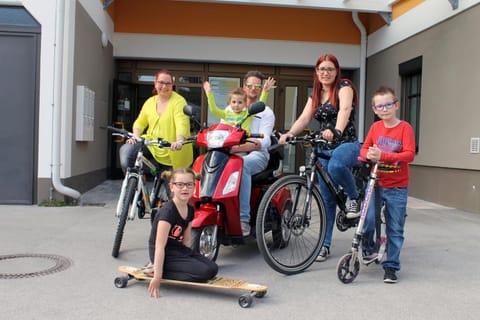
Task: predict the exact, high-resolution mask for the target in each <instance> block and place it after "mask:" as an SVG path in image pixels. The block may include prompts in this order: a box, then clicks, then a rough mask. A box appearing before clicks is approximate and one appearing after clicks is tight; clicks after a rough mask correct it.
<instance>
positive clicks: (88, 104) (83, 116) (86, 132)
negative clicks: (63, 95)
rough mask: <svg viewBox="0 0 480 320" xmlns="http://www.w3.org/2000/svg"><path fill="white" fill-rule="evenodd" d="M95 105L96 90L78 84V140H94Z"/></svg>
mask: <svg viewBox="0 0 480 320" xmlns="http://www.w3.org/2000/svg"><path fill="white" fill-rule="evenodd" d="M94 107H95V92H94V91H93V90H90V89H88V88H87V87H86V86H77V122H76V123H77V126H76V140H77V141H93V128H94V122H95V119H94V118H95V117H94V115H95V108H94Z"/></svg>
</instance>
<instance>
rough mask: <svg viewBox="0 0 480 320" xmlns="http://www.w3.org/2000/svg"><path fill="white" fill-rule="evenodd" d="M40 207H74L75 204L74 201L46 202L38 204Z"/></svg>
mask: <svg viewBox="0 0 480 320" xmlns="http://www.w3.org/2000/svg"><path fill="white" fill-rule="evenodd" d="M39 206H40V207H75V206H77V203H76V202H75V201H65V200H47V201H43V202H41V203H40V204H39Z"/></svg>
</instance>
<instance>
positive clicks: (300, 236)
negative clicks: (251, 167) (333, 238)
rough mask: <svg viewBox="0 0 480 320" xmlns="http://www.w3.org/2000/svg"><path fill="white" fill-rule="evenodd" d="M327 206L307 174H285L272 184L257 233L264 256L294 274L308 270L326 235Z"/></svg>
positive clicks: (260, 209)
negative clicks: (310, 185)
mask: <svg viewBox="0 0 480 320" xmlns="http://www.w3.org/2000/svg"><path fill="white" fill-rule="evenodd" d="M325 226H326V218H325V206H324V204H323V200H322V197H321V196H320V192H319V190H318V188H317V187H316V186H314V187H313V188H312V192H311V193H308V191H307V180H306V178H305V177H300V176H296V175H292V176H285V177H282V178H280V179H279V180H277V181H276V182H275V183H274V184H272V185H271V186H270V188H269V189H268V190H267V192H266V193H265V195H264V196H263V198H262V201H261V202H260V205H259V209H258V214H257V224H256V235H257V245H258V248H259V250H260V252H261V253H262V255H263V258H264V259H265V261H266V262H267V263H268V265H269V266H270V267H272V268H273V269H274V270H275V271H278V272H280V273H283V274H286V275H290V274H295V273H299V272H302V271H304V270H306V269H307V268H308V267H309V266H310V265H312V263H313V262H314V261H315V259H316V258H317V256H318V253H319V251H320V248H321V246H322V244H323V240H324V239H325Z"/></svg>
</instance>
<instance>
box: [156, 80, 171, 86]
mask: <svg viewBox="0 0 480 320" xmlns="http://www.w3.org/2000/svg"><path fill="white" fill-rule="evenodd" d="M156 82H157V83H158V85H159V86H166V87H170V86H171V85H172V84H173V83H171V82H163V81H156Z"/></svg>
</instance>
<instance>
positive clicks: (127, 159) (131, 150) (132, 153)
mask: <svg viewBox="0 0 480 320" xmlns="http://www.w3.org/2000/svg"><path fill="white" fill-rule="evenodd" d="M140 148H142V144H141V143H135V144H129V143H125V144H123V145H122V146H121V147H120V151H119V158H120V166H121V167H122V171H123V173H124V174H125V172H127V168H132V167H133V166H134V165H135V160H136V159H137V153H138V151H139V149H140ZM143 155H144V156H145V158H147V159H148V160H150V161H152V162H153V163H154V164H155V166H156V167H157V168H158V169H159V171H160V172H161V171H171V170H172V167H171V166H167V165H164V164H161V163H159V162H158V161H156V160H155V159H154V158H153V156H152V154H151V153H150V150H148V148H147V147H145V146H143Z"/></svg>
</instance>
